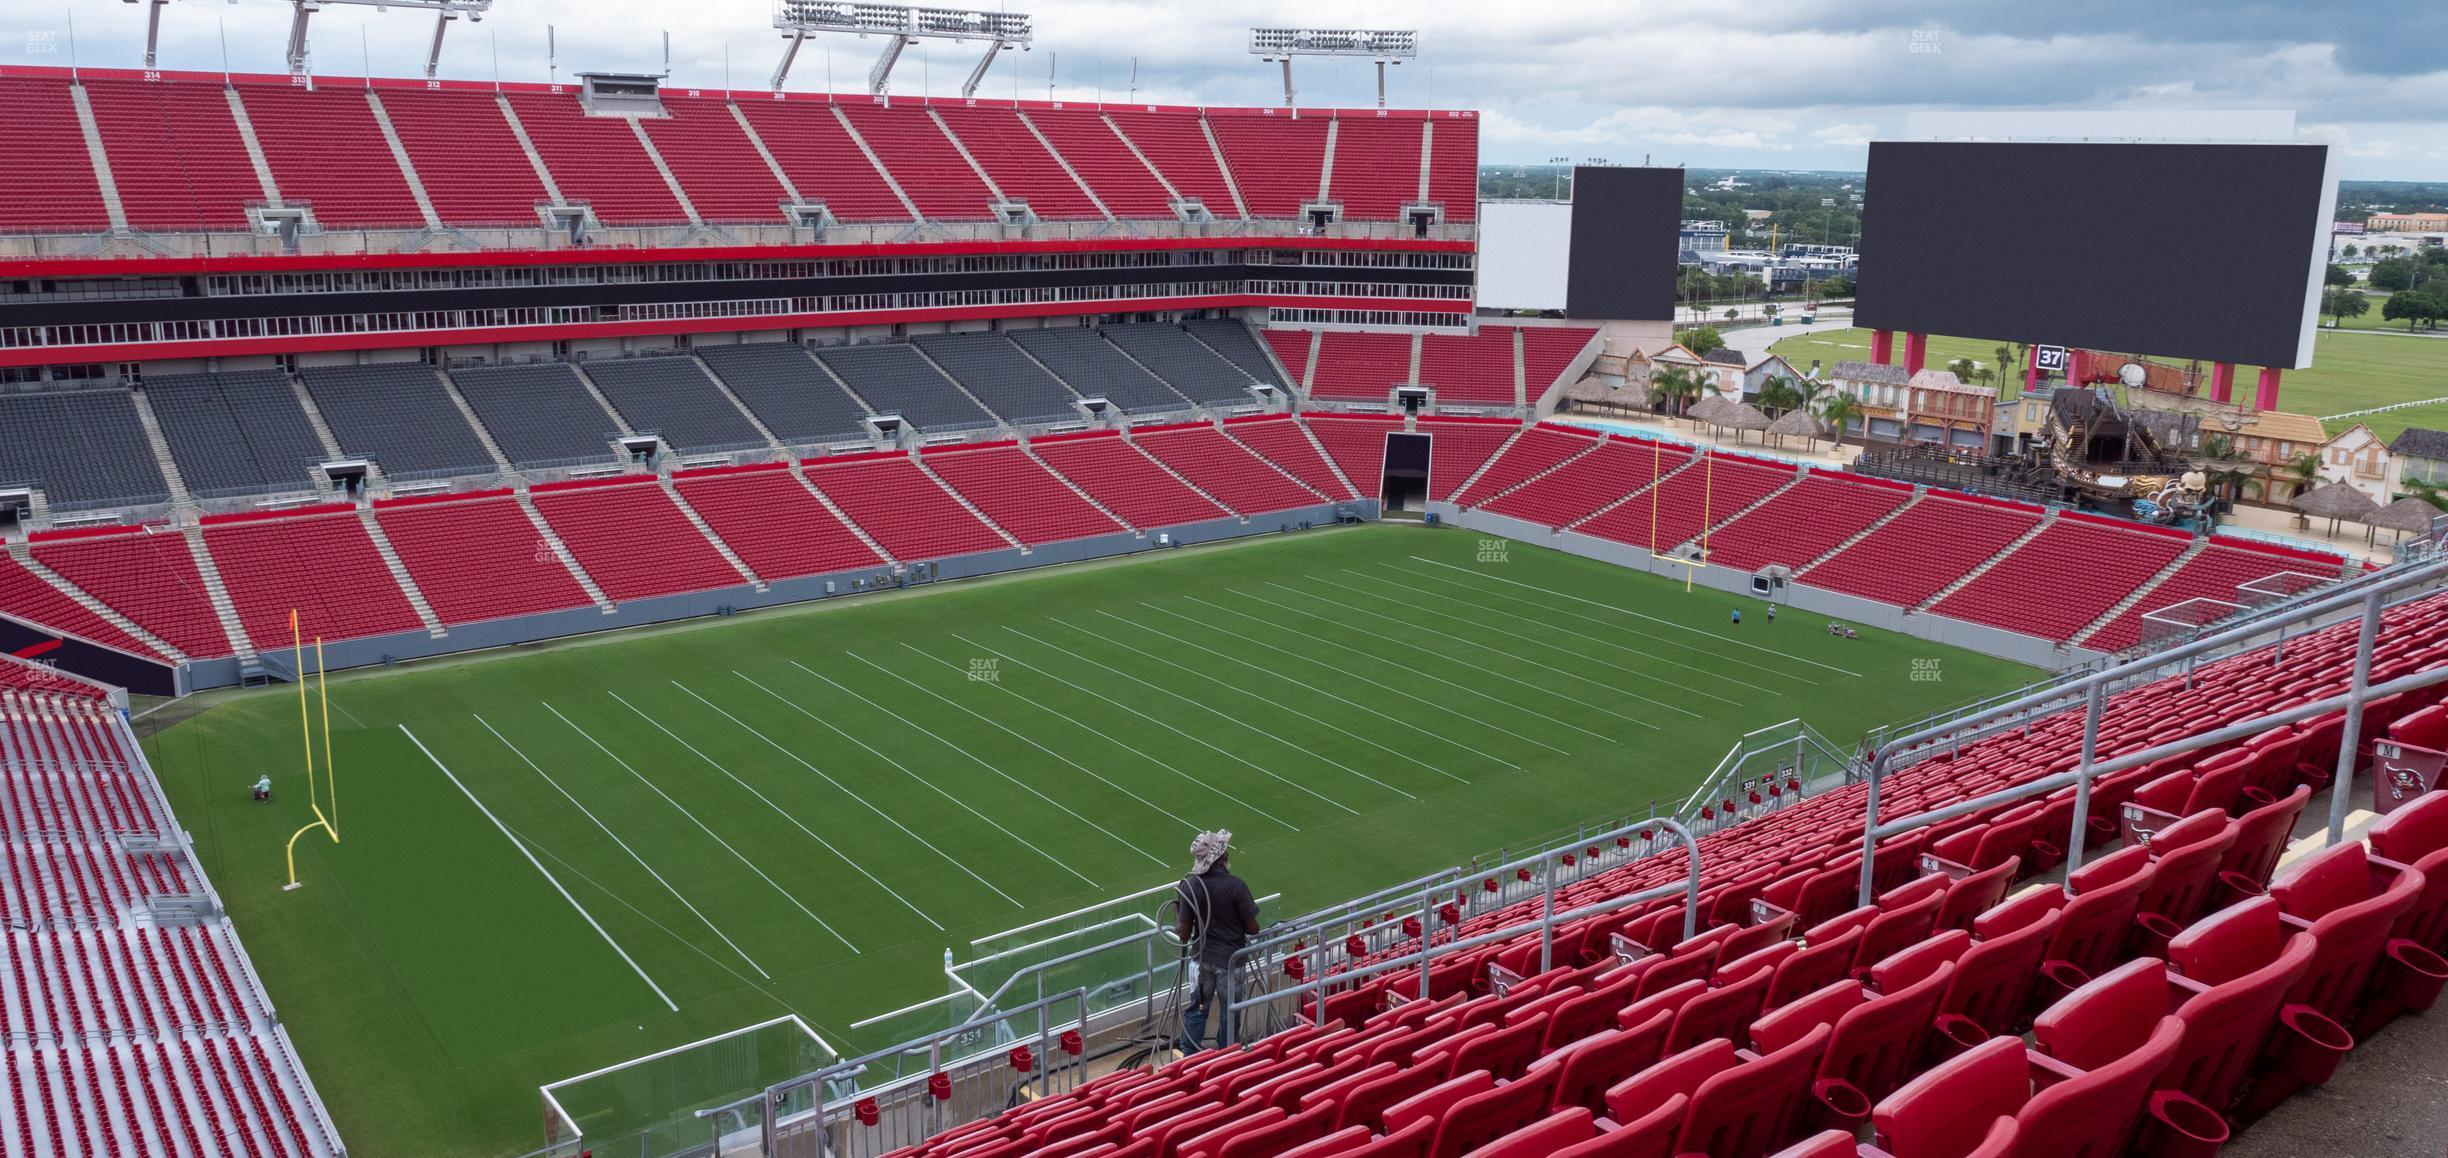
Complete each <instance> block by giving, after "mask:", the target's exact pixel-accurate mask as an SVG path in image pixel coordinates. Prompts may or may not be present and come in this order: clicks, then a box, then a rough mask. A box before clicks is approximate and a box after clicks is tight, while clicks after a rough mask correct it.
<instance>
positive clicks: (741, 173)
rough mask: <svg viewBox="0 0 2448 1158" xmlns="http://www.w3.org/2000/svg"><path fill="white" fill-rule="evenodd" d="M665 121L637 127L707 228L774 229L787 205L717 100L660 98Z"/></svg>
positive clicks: (726, 103)
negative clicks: (765, 226) (745, 225)
mask: <svg viewBox="0 0 2448 1158" xmlns="http://www.w3.org/2000/svg"><path fill="white" fill-rule="evenodd" d="M663 108H664V109H665V111H667V112H669V113H670V114H671V116H669V117H641V118H639V119H638V125H639V127H641V128H643V129H645V130H646V137H647V139H648V140H651V141H653V142H654V147H655V152H656V153H657V154H658V155H660V156H661V157H662V158H663V164H664V166H665V167H666V168H668V169H670V170H671V173H672V178H673V179H674V180H677V181H679V182H680V190H681V192H684V193H686V194H688V199H689V204H690V205H691V206H694V207H695V208H696V210H697V216H699V217H700V218H703V219H705V220H706V221H710V222H726V221H737V222H743V223H759V224H778V223H780V222H781V221H782V220H783V216H782V203H783V202H785V201H788V200H790V195H789V194H788V193H786V192H784V191H783V189H782V182H780V181H778V180H776V179H775V178H774V173H773V169H772V167H770V166H768V165H767V164H766V163H765V158H763V157H760V156H758V155H757V151H756V145H755V144H753V143H752V142H750V141H749V139H748V132H747V130H745V129H742V128H741V127H740V123H739V121H738V120H737V119H736V118H734V117H733V116H732V115H731V101H730V100H729V99H728V98H727V97H725V96H723V95H720V94H711V95H707V96H689V95H687V94H686V93H684V92H673V91H671V90H669V89H666V90H664V92H663Z"/></svg>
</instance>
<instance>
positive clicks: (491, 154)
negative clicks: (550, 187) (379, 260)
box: [372, 88, 552, 228]
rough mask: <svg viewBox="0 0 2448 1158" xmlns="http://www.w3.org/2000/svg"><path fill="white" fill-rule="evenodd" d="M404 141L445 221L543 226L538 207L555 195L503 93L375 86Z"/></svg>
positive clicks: (427, 195) (428, 196)
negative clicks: (524, 144) (514, 124)
mask: <svg viewBox="0 0 2448 1158" xmlns="http://www.w3.org/2000/svg"><path fill="white" fill-rule="evenodd" d="M372 99H374V100H378V101H380V102H382V106H383V112H384V114H385V115H386V116H388V117H389V118H390V119H391V128H392V130H393V131H394V132H397V133H398V134H399V139H400V147H402V148H404V149H406V150H407V151H408V162H409V164H411V165H413V166H414V167H415V168H416V174H417V180H418V181H419V182H420V183H422V184H423V185H424V186H425V199H426V200H428V201H431V202H433V207H434V212H435V213H436V214H438V215H439V216H440V217H441V218H442V220H443V222H444V223H445V224H449V225H458V226H485V225H517V226H525V227H528V228H534V227H536V226H539V225H541V224H543V219H542V217H540V216H539V215H538V214H537V212H536V206H537V205H539V204H541V203H544V202H547V201H550V200H552V198H551V195H550V194H548V193H547V192H546V191H545V189H544V182H543V180H542V179H541V178H538V177H537V176H536V171H535V166H534V165H533V164H531V163H530V162H529V161H528V160H527V151H526V150H525V149H523V148H520V147H519V141H518V135H517V134H516V133H514V132H512V131H511V128H510V122H509V121H508V120H507V119H505V118H504V117H503V116H502V111H501V104H500V98H499V97H498V96H496V95H495V94H493V93H491V92H487V91H483V90H478V89H462V88H440V89H423V88H376V89H375V90H374V92H373V94H372Z"/></svg>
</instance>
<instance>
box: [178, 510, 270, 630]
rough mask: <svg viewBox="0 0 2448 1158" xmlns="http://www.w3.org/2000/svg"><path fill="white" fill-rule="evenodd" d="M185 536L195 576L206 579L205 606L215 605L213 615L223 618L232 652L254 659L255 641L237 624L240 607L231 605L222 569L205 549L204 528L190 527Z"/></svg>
mask: <svg viewBox="0 0 2448 1158" xmlns="http://www.w3.org/2000/svg"><path fill="white" fill-rule="evenodd" d="M183 533H184V534H185V535H186V537H187V554H188V555H190V556H192V557H193V558H194V559H195V565H196V573H197V574H199V575H201V576H203V578H204V599H205V602H207V603H210V604H212V609H213V614H215V615H218V616H220V617H221V629H222V630H223V631H225V632H227V633H229V641H230V650H231V651H234V652H236V653H237V655H238V658H239V659H242V660H248V659H254V658H255V654H256V653H255V641H253V640H251V639H249V638H247V632H246V625H245V624H243V623H240V622H239V621H238V605H237V604H236V603H233V602H231V601H230V594H229V587H228V586H227V585H225V584H224V583H222V582H221V565H220V564H219V563H216V562H214V561H213V557H212V551H211V550H210V549H209V548H207V547H205V545H204V528H202V527H200V526H197V527H189V528H187V529H186V530H185V531H184V532H183Z"/></svg>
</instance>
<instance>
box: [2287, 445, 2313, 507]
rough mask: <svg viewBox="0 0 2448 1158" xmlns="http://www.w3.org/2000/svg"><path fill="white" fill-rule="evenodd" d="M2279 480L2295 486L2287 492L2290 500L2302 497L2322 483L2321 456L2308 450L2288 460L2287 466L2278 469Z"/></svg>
mask: <svg viewBox="0 0 2448 1158" xmlns="http://www.w3.org/2000/svg"><path fill="white" fill-rule="evenodd" d="M2278 478H2279V479H2280V480H2281V481H2283V482H2288V483H2292V484H2294V485H2293V486H2292V487H2291V488H2290V489H2289V490H2288V491H2287V497H2288V498H2290V499H2291V498H2296V497H2298V496H2300V495H2302V494H2303V493H2304V492H2305V491H2308V490H2311V489H2312V486H2313V484H2315V483H2317V482H2319V481H2320V456H2319V455H2317V454H2314V453H2312V452H2311V451H2308V450H2307V451H2305V452H2303V453H2302V454H2299V455H2296V456H2295V457H2293V458H2290V459H2288V460H2287V461H2286V465H2285V466H2283V467H2280V468H2278Z"/></svg>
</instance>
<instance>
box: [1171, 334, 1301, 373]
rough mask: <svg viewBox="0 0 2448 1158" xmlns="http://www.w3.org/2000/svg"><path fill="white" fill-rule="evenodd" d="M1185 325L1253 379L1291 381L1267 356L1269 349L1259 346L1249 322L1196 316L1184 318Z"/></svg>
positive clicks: (1195, 335)
mask: <svg viewBox="0 0 2448 1158" xmlns="http://www.w3.org/2000/svg"><path fill="white" fill-rule="evenodd" d="M1182 328H1183V329H1185V330H1188V331H1190V336H1191V337H1194V338H1197V339H1198V340H1199V341H1201V342H1205V343H1206V344H1207V348H1209V349H1211V350H1214V351H1215V352H1216V353H1218V354H1222V355H1224V360H1225V361H1227V362H1230V363H1232V364H1233V365H1235V366H1238V367H1240V368H1241V372H1242V373H1244V374H1247V375H1249V376H1250V377H1251V378H1252V379H1254V380H1256V381H1259V382H1265V383H1268V384H1269V385H1273V386H1280V387H1286V388H1288V387H1289V386H1290V385H1291V383H1287V382H1285V381H1283V376H1284V375H1283V371H1281V370H1278V369H1276V367H1275V363H1273V362H1272V361H1269V360H1268V359H1267V355H1266V350H1265V349H1264V348H1262V347H1260V346H1259V344H1258V335H1256V334H1254V333H1252V332H1250V328H1249V325H1248V323H1246V322H1242V321H1239V320H1237V319H1233V318H1196V319H1193V320H1191V321H1187V322H1183V323H1182Z"/></svg>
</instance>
